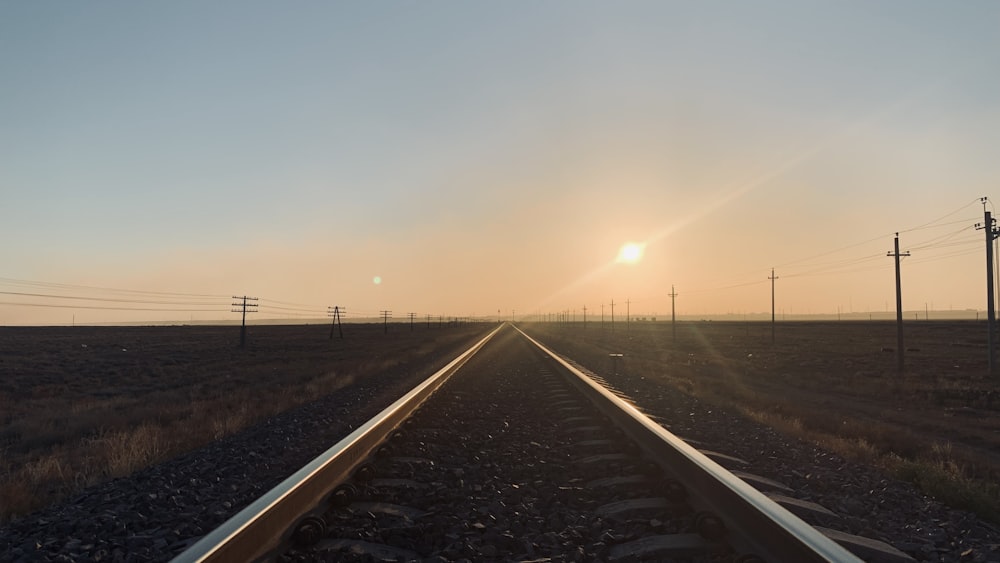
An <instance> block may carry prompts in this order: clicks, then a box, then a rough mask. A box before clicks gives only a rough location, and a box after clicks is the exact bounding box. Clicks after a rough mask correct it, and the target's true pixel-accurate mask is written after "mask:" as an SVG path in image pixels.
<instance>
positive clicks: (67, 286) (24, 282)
mask: <svg viewBox="0 0 1000 563" xmlns="http://www.w3.org/2000/svg"><path fill="white" fill-rule="evenodd" d="M0 283H9V284H17V285H28V286H35V287H49V288H52V289H89V290H97V291H112V292H119V293H131V294H139V295H160V296H176V297H203V298H206V299H227V298H228V297H229V296H228V295H212V294H204V293H180V292H169V291H146V290H138V289H116V288H110V287H98V286H90V285H74V284H68V283H55V282H43V281H33V280H21V279H15V278H4V277H0Z"/></svg>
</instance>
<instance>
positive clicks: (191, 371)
mask: <svg viewBox="0 0 1000 563" xmlns="http://www.w3.org/2000/svg"><path fill="white" fill-rule="evenodd" d="M484 330H485V327H482V326H475V325H464V326H458V327H450V328H444V329H438V328H437V327H435V328H433V329H428V330H423V331H413V332H410V331H404V330H397V332H396V334H393V333H391V332H390V334H389V335H388V336H386V335H383V334H382V327H381V325H378V326H365V325H352V326H351V327H349V330H345V332H347V333H348V334H349V335H350V336H349V337H348V338H347V339H345V340H339V339H338V340H333V341H331V340H328V339H327V338H326V336H327V334H328V328H324V327H309V326H299V327H253V328H252V329H251V340H250V346H249V347H248V348H247V349H246V350H240V349H239V348H238V347H237V346H235V344H236V343H237V342H238V340H237V339H238V336H236V335H237V334H238V333H236V332H234V331H233V329H231V328H228V327H157V328H153V327H136V328H117V327H115V328H111V327H109V328H90V327H79V328H73V329H70V328H47V329H46V328H24V329H9V328H8V329H0V405H3V407H4V408H2V409H0V413H3V414H2V415H0V417H2V418H0V453H2V455H0V521H3V520H6V519H9V518H11V517H13V516H16V515H18V514H24V513H26V512H29V511H31V510H34V509H37V508H40V507H42V506H44V505H45V504H47V503H49V502H52V501H54V500H56V499H59V498H62V497H64V496H66V495H68V494H71V493H73V492H76V491H79V490H81V489H82V488H83V487H86V486H88V485H92V484H94V483H98V482H100V481H103V480H107V479H109V478H114V477H120V476H125V475H129V474H131V473H132V472H134V471H136V470H138V469H141V468H144V467H148V466H149V465H151V464H155V463H157V462H160V461H163V460H166V459H169V458H171V457H173V456H176V455H178V454H180V453H183V452H186V451H190V450H192V449H194V448H197V447H200V446H202V445H204V444H206V443H209V442H211V441H213V440H218V439H220V438H223V437H225V436H228V435H231V434H233V433H235V432H238V431H240V430H241V429H243V428H246V427H247V426H248V425H250V424H253V423H255V422H257V421H259V420H262V419H264V418H266V417H269V416H272V415H274V414H277V413H280V412H283V411H285V410H288V409H289V408H292V407H294V406H297V405H300V404H303V403H306V402H309V401H312V400H315V399H317V398H319V397H322V396H324V395H326V394H329V393H331V392H333V391H335V390H337V389H341V388H343V387H345V386H347V385H350V384H352V383H355V382H357V381H359V380H363V379H366V378H372V377H379V376H380V374H382V373H384V372H386V371H387V370H393V369H398V368H400V367H403V366H406V367H407V369H411V370H412V371H414V372H416V373H424V372H426V373H428V374H429V373H430V372H431V369H432V367H433V366H434V363H435V362H441V361H443V360H444V359H445V358H446V357H447V359H450V356H453V355H454V354H456V353H457V352H458V351H459V350H460V349H463V347H464V346H468V345H469V344H470V343H471V341H472V340H473V339H474V338H476V337H479V336H481V334H482V332H483V331H484ZM234 336H236V339H234ZM84 345H85V347H84ZM123 350H124V351H123Z"/></svg>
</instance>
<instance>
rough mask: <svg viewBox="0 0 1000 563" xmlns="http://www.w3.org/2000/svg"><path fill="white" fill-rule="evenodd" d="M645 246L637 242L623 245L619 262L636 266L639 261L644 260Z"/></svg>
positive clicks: (619, 253) (619, 252)
mask: <svg viewBox="0 0 1000 563" xmlns="http://www.w3.org/2000/svg"><path fill="white" fill-rule="evenodd" d="M643 246H644V245H642V244H638V243H635V242H627V243H625V244H623V245H622V248H621V250H619V251H618V262H624V263H626V264H635V263H636V262H638V261H639V260H642V251H643Z"/></svg>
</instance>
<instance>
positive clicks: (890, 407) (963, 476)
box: [523, 321, 1000, 521]
mask: <svg viewBox="0 0 1000 563" xmlns="http://www.w3.org/2000/svg"><path fill="white" fill-rule="evenodd" d="M523 328H524V329H525V330H526V331H527V332H528V333H529V334H531V335H533V336H536V337H537V338H539V339H540V340H541V341H542V342H543V343H544V344H546V345H549V346H551V347H552V348H553V349H554V350H555V351H557V352H559V353H561V354H565V355H566V356H568V357H570V358H573V359H574V360H576V361H578V362H579V363H580V364H582V365H584V366H585V367H587V368H588V369H590V370H591V371H594V372H596V373H599V374H602V375H604V376H607V377H608V379H609V380H610V381H620V382H623V383H626V384H627V381H628V380H629V379H630V378H636V377H641V378H649V379H654V380H662V381H663V382H665V383H669V384H671V385H674V386H676V387H678V388H680V389H682V390H683V391H685V392H688V393H691V394H693V395H695V396H698V397H699V398H702V399H704V400H707V401H710V402H711V403H714V404H717V405H719V406H720V407H722V408H726V409H728V410H732V411H735V412H738V413H742V414H744V415H745V416H747V417H749V418H751V419H754V420H757V421H759V422H764V423H766V424H769V425H771V426H774V427H775V428H777V429H779V430H781V431H783V432H785V433H787V434H790V435H793V436H796V437H799V438H802V439H807V440H811V441H815V442H817V443H819V444H820V445H821V446H824V447H827V448H829V449H832V450H834V451H837V452H838V453H840V454H842V455H847V456H849V457H852V458H854V459H858V460H860V461H864V462H869V463H873V464H876V465H880V466H882V467H883V468H885V469H886V470H888V471H890V472H892V473H894V474H895V475H896V476H897V477H900V478H903V479H905V480H909V481H912V482H914V483H916V484H917V485H918V486H920V487H921V488H923V489H924V490H925V491H926V492H928V493H929V494H932V495H934V496H936V497H937V498H939V499H940V500H942V501H945V502H948V503H950V504H952V505H953V506H956V507H960V508H968V509H972V510H975V511H977V512H978V513H980V514H981V515H982V516H984V517H988V518H991V519H993V520H994V521H1000V491H998V486H997V483H998V482H1000V376H993V377H991V376H990V375H989V373H988V372H989V370H988V352H987V346H986V345H987V327H986V323H985V322H975V321H950V322H945V321H940V322H939V321H912V322H907V323H905V324H904V351H905V358H904V370H903V372H902V373H899V372H898V371H897V355H896V354H897V349H898V347H897V340H896V334H897V333H896V324H895V323H894V322H879V321H874V322H872V321H869V322H856V321H855V322H847V321H844V322H836V321H833V322H784V323H782V322H779V323H777V325H776V326H775V332H774V341H773V343H772V336H771V335H772V332H771V324H770V323H753V322H751V323H738V322H683V323H677V325H676V327H671V324H670V322H666V323H664V322H655V323H654V322H631V323H628V324H626V323H624V322H620V321H619V322H616V323H615V326H614V329H613V330H612V329H611V326H610V323H605V324H604V327H603V329H602V327H601V323H599V322H598V323H595V322H593V321H591V322H588V323H587V326H586V327H584V326H583V324H582V323H568V324H558V323H553V324H545V323H539V324H525V325H523ZM674 328H675V329H676V336H675V331H674V330H673V329H674ZM609 354H623V357H622V358H621V359H619V360H615V362H616V363H617V365H615V364H613V363H612V359H611V357H610V356H609ZM614 371H617V372H618V376H616V377H615V376H613V373H614ZM998 372H1000V369H998ZM636 400H637V402H638V403H639V404H640V405H641V404H642V398H641V397H636Z"/></svg>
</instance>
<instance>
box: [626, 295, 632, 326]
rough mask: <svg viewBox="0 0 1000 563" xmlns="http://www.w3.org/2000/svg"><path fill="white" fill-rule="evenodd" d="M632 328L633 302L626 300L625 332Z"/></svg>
mask: <svg viewBox="0 0 1000 563" xmlns="http://www.w3.org/2000/svg"><path fill="white" fill-rule="evenodd" d="M631 328H632V301H630V300H628V299H626V300H625V332H628V331H629V330H630V329H631Z"/></svg>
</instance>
